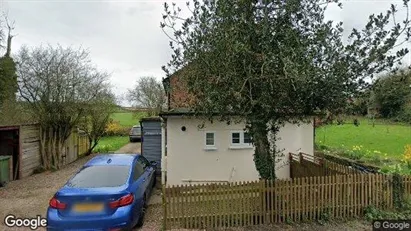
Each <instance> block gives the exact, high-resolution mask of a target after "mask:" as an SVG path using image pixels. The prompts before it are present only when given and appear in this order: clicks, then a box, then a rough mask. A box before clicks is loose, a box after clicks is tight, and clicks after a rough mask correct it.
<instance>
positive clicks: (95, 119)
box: [78, 91, 117, 155]
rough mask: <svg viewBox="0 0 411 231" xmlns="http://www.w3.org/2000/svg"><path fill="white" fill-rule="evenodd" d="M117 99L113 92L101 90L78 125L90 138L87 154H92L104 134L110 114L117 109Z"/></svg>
mask: <svg viewBox="0 0 411 231" xmlns="http://www.w3.org/2000/svg"><path fill="white" fill-rule="evenodd" d="M116 108H117V106H116V99H115V96H114V94H112V93H111V92H109V91H107V92H101V93H100V94H99V95H98V97H96V98H95V99H94V100H92V101H91V102H90V103H89V104H88V106H87V108H86V110H85V114H84V115H83V117H82V118H81V120H80V122H79V125H78V127H79V128H80V129H81V130H83V131H84V132H85V133H86V134H87V137H88V140H89V149H88V150H87V152H86V155H90V154H91V153H92V151H93V149H94V148H95V147H96V146H97V144H98V142H99V141H100V139H101V137H102V136H103V134H104V131H105V129H106V126H107V124H108V122H109V119H110V115H111V114H112V113H114V112H115V111H116Z"/></svg>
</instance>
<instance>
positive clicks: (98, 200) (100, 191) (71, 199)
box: [47, 154, 157, 231]
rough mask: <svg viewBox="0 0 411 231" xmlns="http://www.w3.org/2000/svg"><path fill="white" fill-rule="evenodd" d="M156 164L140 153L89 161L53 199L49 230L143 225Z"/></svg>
mask: <svg viewBox="0 0 411 231" xmlns="http://www.w3.org/2000/svg"><path fill="white" fill-rule="evenodd" d="M156 165H157V163H155V162H149V161H147V159H146V158H145V157H144V156H142V155H139V154H103V155H98V156H96V157H94V158H93V159H91V160H90V161H88V162H87V163H86V164H85V165H84V166H83V167H82V168H81V169H80V170H79V171H78V172H77V173H76V174H75V175H74V176H73V177H72V178H71V179H70V180H69V181H68V182H67V183H66V184H65V185H64V186H63V187H62V188H61V189H60V190H58V191H57V193H56V194H55V195H54V197H53V198H52V199H51V200H50V203H49V208H48V210H47V230H104V231H106V230H110V231H118V230H131V229H132V228H134V227H139V226H142V225H143V221H144V214H145V210H146V207H147V200H148V198H149V196H150V193H151V191H152V189H153V188H154V185H155V169H156Z"/></svg>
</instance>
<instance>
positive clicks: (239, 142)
mask: <svg viewBox="0 0 411 231" xmlns="http://www.w3.org/2000/svg"><path fill="white" fill-rule="evenodd" d="M230 138H231V145H230V147H231V148H241V147H246V148H248V147H251V137H250V134H249V133H248V132H244V131H232V132H231V137H230Z"/></svg>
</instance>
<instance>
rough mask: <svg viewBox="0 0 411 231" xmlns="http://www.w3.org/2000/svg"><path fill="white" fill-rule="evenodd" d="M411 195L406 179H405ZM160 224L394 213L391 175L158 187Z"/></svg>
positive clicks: (202, 224)
mask: <svg viewBox="0 0 411 231" xmlns="http://www.w3.org/2000/svg"><path fill="white" fill-rule="evenodd" d="M403 183H404V189H405V194H408V195H409V194H411V177H404V180H403ZM163 190H164V191H163V194H164V195H163V196H164V198H163V199H164V202H165V203H164V213H165V214H164V217H165V219H164V225H165V228H166V229H170V228H198V229H203V228H217V227H235V226H249V225H256V224H267V223H278V222H299V221H307V220H311V221H314V220H318V219H324V218H325V217H329V218H349V217H358V216H361V215H362V214H363V211H364V208H365V207H367V206H369V205H374V206H376V207H378V208H381V209H390V208H393V184H392V176H389V175H381V174H348V175H331V176H317V177H304V178H294V179H290V180H275V181H256V182H241V183H239V182H237V183H231V184H228V183H226V184H203V185H195V186H171V187H167V188H163Z"/></svg>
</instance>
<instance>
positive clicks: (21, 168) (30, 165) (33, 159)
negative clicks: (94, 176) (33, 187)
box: [0, 123, 88, 180]
mask: <svg viewBox="0 0 411 231" xmlns="http://www.w3.org/2000/svg"><path fill="white" fill-rule="evenodd" d="M87 148H88V142H87V137H85V136H84V135H82V134H81V133H80V134H79V133H78V132H77V131H75V132H73V134H72V135H71V136H70V137H69V139H68V140H67V145H66V147H65V151H66V153H65V155H63V164H69V163H71V162H73V161H75V160H76V159H77V158H78V156H80V155H82V154H84V152H85V151H86V150H87ZM0 155H9V156H11V158H10V180H17V179H21V178H24V177H27V176H30V175H32V174H33V172H34V170H35V169H36V168H38V167H40V166H41V154H40V126H39V125H38V124H36V123H32V124H19V125H7V126H0Z"/></svg>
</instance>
